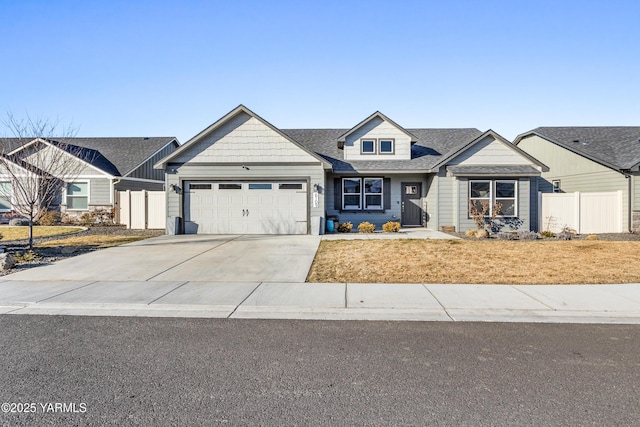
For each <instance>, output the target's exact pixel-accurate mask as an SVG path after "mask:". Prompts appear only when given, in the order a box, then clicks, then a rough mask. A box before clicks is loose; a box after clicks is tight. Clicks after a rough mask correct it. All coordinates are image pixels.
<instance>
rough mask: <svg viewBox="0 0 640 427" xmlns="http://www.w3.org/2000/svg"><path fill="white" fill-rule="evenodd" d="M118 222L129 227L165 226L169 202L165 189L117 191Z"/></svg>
mask: <svg viewBox="0 0 640 427" xmlns="http://www.w3.org/2000/svg"><path fill="white" fill-rule="evenodd" d="M115 199H116V203H117V205H116V206H117V207H118V209H117V210H116V212H117V217H116V222H118V223H119V224H123V225H126V226H127V228H135V229H147V228H165V227H166V220H167V204H166V195H165V192H164V191H145V190H142V191H129V190H127V191H116V197H115Z"/></svg>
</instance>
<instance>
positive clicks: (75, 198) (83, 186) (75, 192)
mask: <svg viewBox="0 0 640 427" xmlns="http://www.w3.org/2000/svg"><path fill="white" fill-rule="evenodd" d="M67 209H68V210H87V209H89V183H88V182H72V183H69V184H67Z"/></svg>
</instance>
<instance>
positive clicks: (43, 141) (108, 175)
mask: <svg viewBox="0 0 640 427" xmlns="http://www.w3.org/2000/svg"><path fill="white" fill-rule="evenodd" d="M62 139H64V138H62ZM36 141H40V142H42V143H44V144H47V145H48V146H50V147H53V148H55V149H56V150H60V148H58V147H56V146H55V145H53V144H52V143H50V142H49V141H46V140H44V139H42V138H36V139H34V140H33V141H31V142H29V143H28V144H25V145H23V146H22V147H19V148H17V149H15V150H13V151H12V152H11V153H9V154H10V155H11V154H14V153H17V152H18V151H22V150H24V149H25V148H27V146H29V145H31V144H33V143H34V142H36ZM69 145H73V144H69ZM80 148H83V147H80ZM60 151H62V152H63V153H64V154H66V155H67V156H71V157H73V158H74V159H75V160H77V161H79V162H80V163H82V164H84V165H86V166H88V167H90V168H91V169H93V170H95V171H97V172H99V173H102V174H104V175H105V176H107V177H109V178H114V176H113V175H111V174H109V173H107V172H105V171H103V170H102V169H100V168H97V167H95V166H94V165H92V164H91V163H89V162H87V161H86V160H82V159H81V158H79V157H77V156H74V155H72V154H69V153H67V152H66V151H64V150H60ZM27 163H28V162H27ZM45 172H46V171H45ZM58 178H60V177H58Z"/></svg>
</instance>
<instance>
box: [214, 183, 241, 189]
mask: <svg viewBox="0 0 640 427" xmlns="http://www.w3.org/2000/svg"><path fill="white" fill-rule="evenodd" d="M218 189H219V190H242V184H218Z"/></svg>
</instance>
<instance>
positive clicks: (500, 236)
mask: <svg viewBox="0 0 640 427" xmlns="http://www.w3.org/2000/svg"><path fill="white" fill-rule="evenodd" d="M495 236H496V237H497V238H498V239H500V240H516V239H517V238H518V235H517V234H514V233H508V232H505V231H501V232H499V233H496V234H495Z"/></svg>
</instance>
